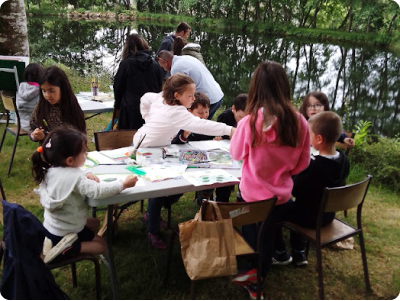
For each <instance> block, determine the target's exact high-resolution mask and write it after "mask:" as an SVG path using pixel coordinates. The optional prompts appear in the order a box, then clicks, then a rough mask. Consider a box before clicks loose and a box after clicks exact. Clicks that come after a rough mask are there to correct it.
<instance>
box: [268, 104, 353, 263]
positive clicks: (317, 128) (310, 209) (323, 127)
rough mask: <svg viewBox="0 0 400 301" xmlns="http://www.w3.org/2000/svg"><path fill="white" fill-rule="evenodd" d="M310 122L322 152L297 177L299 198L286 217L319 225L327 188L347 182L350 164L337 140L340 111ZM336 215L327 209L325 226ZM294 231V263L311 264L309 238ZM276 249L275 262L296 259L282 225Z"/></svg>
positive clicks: (295, 193) (315, 143) (314, 140)
mask: <svg viewBox="0 0 400 301" xmlns="http://www.w3.org/2000/svg"><path fill="white" fill-rule="evenodd" d="M308 122H309V128H310V140H311V144H312V146H313V147H314V148H315V149H316V150H317V151H319V155H317V156H313V155H311V161H310V165H309V166H308V167H307V168H306V169H305V170H304V171H302V172H301V173H299V174H297V175H295V176H294V177H293V182H294V186H293V191H292V194H293V196H294V197H295V198H296V200H295V202H293V203H291V204H289V205H288V211H287V214H286V215H285V216H284V220H286V221H291V222H294V223H296V224H299V225H301V226H303V227H307V228H315V227H316V222H317V216H318V209H319V207H320V203H321V200H322V195H323V193H324V188H325V187H330V188H331V187H338V186H343V185H345V180H346V178H347V176H348V175H349V170H350V164H349V160H348V159H347V157H346V155H345V154H343V153H342V152H341V151H340V150H336V148H335V143H336V141H337V140H338V138H339V136H340V135H341V133H342V132H343V130H342V120H341V119H340V117H339V115H337V114H336V113H334V112H332V111H324V112H321V113H318V114H316V115H314V116H312V117H311V118H310V119H309V120H308ZM334 218H335V213H334V212H325V213H324V215H323V219H322V226H326V225H328V224H330V223H331V222H332V221H333V219H334ZM290 234H291V235H290V242H291V245H292V249H293V253H292V255H293V261H294V263H295V264H296V265H297V266H301V265H306V264H308V262H307V258H306V256H305V252H304V250H305V240H304V239H303V238H302V237H301V236H299V235H298V234H296V233H294V232H291V233H290ZM275 250H276V251H275V255H274V256H273V262H272V264H277V265H284V264H288V263H290V262H291V261H292V260H291V257H290V256H289V255H288V254H287V253H286V246H285V242H284V240H283V236H282V230H281V229H280V231H278V233H277V239H276V240H275ZM285 258H286V260H284V259H285ZM289 258H290V259H289Z"/></svg>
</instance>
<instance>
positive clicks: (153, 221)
mask: <svg viewBox="0 0 400 301" xmlns="http://www.w3.org/2000/svg"><path fill="white" fill-rule="evenodd" d="M195 92H196V85H195V83H194V82H193V80H192V79H191V78H190V77H189V76H187V75H184V74H181V73H177V74H175V75H174V76H171V77H170V78H168V79H167V80H166V82H165V84H164V87H163V92H162V93H146V94H144V95H143V96H142V98H141V99H140V111H141V113H142V117H143V119H144V120H145V122H146V123H145V124H144V125H143V126H142V127H141V128H140V129H139V130H138V131H137V132H136V134H135V136H134V138H133V145H136V144H137V143H138V141H139V139H140V137H143V136H144V135H146V137H145V138H144V140H143V142H142V144H141V147H158V146H165V145H170V144H171V141H172V140H173V139H174V137H175V136H176V134H177V133H178V132H179V130H181V129H182V130H185V131H189V132H193V133H196V134H203V135H209V136H223V135H228V136H232V134H233V132H234V131H235V128H233V127H231V126H228V125H226V124H224V123H219V122H215V121H210V120H207V119H200V117H197V116H194V115H193V114H192V113H190V112H189V111H188V109H189V108H190V107H191V106H192V104H193V102H194V100H195V97H194V93H195ZM180 196H181V195H172V196H167V197H160V198H153V199H149V201H148V204H147V213H146V214H145V217H144V219H145V221H146V222H147V223H148V224H147V232H148V233H147V236H148V238H149V240H150V243H151V245H152V247H154V248H156V249H165V247H166V245H165V243H164V241H163V240H162V239H161V237H160V234H159V231H160V222H161V218H160V213H161V208H162V206H163V205H164V206H170V205H171V203H174V202H176V201H177V200H178V199H179V197H180Z"/></svg>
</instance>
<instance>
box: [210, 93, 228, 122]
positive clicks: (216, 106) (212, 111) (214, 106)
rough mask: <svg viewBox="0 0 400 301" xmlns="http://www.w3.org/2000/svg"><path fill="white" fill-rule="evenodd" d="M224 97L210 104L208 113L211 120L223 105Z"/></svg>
mask: <svg viewBox="0 0 400 301" xmlns="http://www.w3.org/2000/svg"><path fill="white" fill-rule="evenodd" d="M223 99H224V98H223V97H222V98H221V99H220V100H219V101H217V102H216V103H213V104H211V105H210V113H209V115H208V120H211V119H212V118H213V117H214V115H215V112H217V110H218V109H219V108H220V107H221V105H222V100H223Z"/></svg>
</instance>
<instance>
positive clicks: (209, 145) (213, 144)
mask: <svg viewBox="0 0 400 301" xmlns="http://www.w3.org/2000/svg"><path fill="white" fill-rule="evenodd" d="M188 144H190V145H191V146H193V147H196V148H198V149H201V150H212V149H222V150H225V151H228V152H229V145H230V144H231V141H230V140H226V139H224V140H203V141H189V142H188Z"/></svg>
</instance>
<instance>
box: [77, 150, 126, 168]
mask: <svg viewBox="0 0 400 301" xmlns="http://www.w3.org/2000/svg"><path fill="white" fill-rule="evenodd" d="M87 157H88V158H87V159H86V161H85V164H84V166H87V167H93V166H96V165H114V164H123V162H120V161H116V160H113V159H111V158H109V157H107V156H105V155H103V154H102V153H100V152H98V151H92V152H88V155H87ZM94 162H95V163H97V164H95V165H93V163H94Z"/></svg>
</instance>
